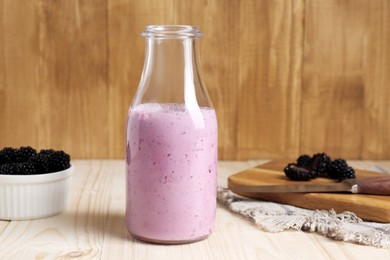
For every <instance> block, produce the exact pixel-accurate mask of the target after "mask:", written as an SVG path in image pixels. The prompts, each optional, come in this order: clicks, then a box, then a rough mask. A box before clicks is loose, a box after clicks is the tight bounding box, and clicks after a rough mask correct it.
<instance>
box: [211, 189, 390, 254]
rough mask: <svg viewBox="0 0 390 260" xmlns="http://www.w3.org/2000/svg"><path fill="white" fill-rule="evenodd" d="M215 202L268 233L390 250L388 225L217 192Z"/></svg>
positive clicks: (354, 215)
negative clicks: (305, 235)
mask: <svg viewBox="0 0 390 260" xmlns="http://www.w3.org/2000/svg"><path fill="white" fill-rule="evenodd" d="M218 201H219V202H220V203H223V204H224V205H226V206H227V207H228V208H229V209H230V210H231V211H233V212H236V213H238V214H240V215H243V216H245V217H247V218H249V219H252V220H253V221H254V222H255V223H256V225H257V226H259V227H260V228H261V229H263V230H265V231H268V232H281V231H283V230H286V229H296V230H303V231H307V232H316V233H319V234H321V235H324V236H327V237H330V238H332V239H335V240H341V241H346V242H352V243H357V244H362V245H369V246H374V247H379V248H390V224H383V223H375V222H365V221H363V220H362V219H360V218H359V217H358V216H356V214H354V213H353V212H349V211H344V212H342V213H339V214H337V213H336V212H335V211H334V210H308V209H303V208H299V207H295V206H290V205H284V204H278V203H274V202H267V201H261V200H253V199H248V198H244V197H241V196H238V195H236V194H234V193H232V192H231V191H230V190H229V189H227V188H222V187H219V188H218Z"/></svg>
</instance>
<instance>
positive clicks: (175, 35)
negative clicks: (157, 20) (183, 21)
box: [142, 25, 203, 39]
mask: <svg viewBox="0 0 390 260" xmlns="http://www.w3.org/2000/svg"><path fill="white" fill-rule="evenodd" d="M202 35H203V34H202V33H201V32H200V31H199V28H198V27H197V26H192V25H148V26H146V28H145V31H144V32H143V33H142V36H144V37H146V38H158V39H182V38H199V37H201V36H202Z"/></svg>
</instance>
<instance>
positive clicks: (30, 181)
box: [0, 147, 73, 220]
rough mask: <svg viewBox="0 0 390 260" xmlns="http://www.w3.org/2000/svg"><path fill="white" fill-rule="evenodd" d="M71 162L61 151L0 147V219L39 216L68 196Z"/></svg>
mask: <svg viewBox="0 0 390 260" xmlns="http://www.w3.org/2000/svg"><path fill="white" fill-rule="evenodd" d="M72 173H73V166H72V165H71V163H70V156H69V155H68V154H66V153H65V152H63V151H55V150H41V151H40V152H37V151H36V150H35V149H34V148H31V147H20V148H10V147H6V148H3V149H2V150H0V219H1V220H25V219H35V218H43V217H48V216H52V215H56V214H59V213H60V212H62V211H63V210H64V209H65V207H66V204H67V202H68V200H69V193H70V186H71V175H72Z"/></svg>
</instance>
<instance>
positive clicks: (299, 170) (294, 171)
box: [284, 163, 314, 181]
mask: <svg viewBox="0 0 390 260" xmlns="http://www.w3.org/2000/svg"><path fill="white" fill-rule="evenodd" d="M284 173H285V174H286V176H287V177H288V178H289V179H291V180H294V181H308V180H310V179H312V178H314V175H313V172H312V171H311V170H310V169H307V168H304V167H299V166H298V165H297V164H295V163H289V164H288V165H287V166H286V167H285V168H284Z"/></svg>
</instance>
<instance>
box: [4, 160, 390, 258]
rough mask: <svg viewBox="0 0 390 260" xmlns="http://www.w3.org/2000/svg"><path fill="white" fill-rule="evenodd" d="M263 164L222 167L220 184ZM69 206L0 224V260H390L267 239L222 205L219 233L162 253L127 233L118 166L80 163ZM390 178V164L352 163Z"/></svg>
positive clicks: (330, 243) (362, 249) (362, 251)
mask: <svg viewBox="0 0 390 260" xmlns="http://www.w3.org/2000/svg"><path fill="white" fill-rule="evenodd" d="M263 162H265V161H261V160H258V161H246V162H220V163H219V168H218V183H219V185H226V181H227V176H229V175H230V174H233V173H236V172H238V171H240V170H243V169H245V168H249V167H251V166H254V165H256V164H260V163H263ZM73 163H74V165H75V172H74V177H73V186H72V194H71V201H70V204H69V205H68V208H67V210H66V211H65V212H63V213H62V214H60V215H57V216H54V217H50V218H44V219H37V220H31V221H0V259H71V258H79V259H365V260H366V259H390V249H377V248H374V247H368V246H361V245H355V244H351V243H345V242H340V241H334V240H332V239H330V238H326V237H323V236H320V235H317V234H312V233H305V232H301V231H294V230H291V231H285V232H282V233H267V232H264V231H262V230H260V229H259V228H257V227H256V226H255V225H254V224H252V223H251V222H250V221H248V220H247V219H244V218H242V217H240V216H238V215H236V214H233V213H230V212H229V211H228V210H227V209H226V208H225V207H224V206H221V205H218V209H217V222H216V228H215V231H214V233H213V234H212V235H211V236H210V237H209V238H208V239H207V240H204V241H201V242H197V243H193V244H186V245H175V246H162V245H153V244H147V243H143V242H140V241H136V240H134V239H133V238H132V237H131V236H130V235H128V234H127V231H126V228H125V173H124V162H123V161H119V160H78V161H74V162H73ZM351 165H352V166H354V167H359V168H363V169H369V170H387V171H390V161H382V162H369V161H364V162H363V161H353V162H351Z"/></svg>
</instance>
